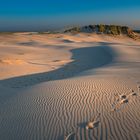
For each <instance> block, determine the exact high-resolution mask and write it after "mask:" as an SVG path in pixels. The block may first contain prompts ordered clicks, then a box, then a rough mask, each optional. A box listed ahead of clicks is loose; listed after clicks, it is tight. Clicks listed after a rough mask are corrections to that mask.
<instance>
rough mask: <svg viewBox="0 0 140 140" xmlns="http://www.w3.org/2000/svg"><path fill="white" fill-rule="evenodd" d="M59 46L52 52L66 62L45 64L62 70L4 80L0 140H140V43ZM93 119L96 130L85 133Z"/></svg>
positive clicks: (97, 40)
mask: <svg viewBox="0 0 140 140" xmlns="http://www.w3.org/2000/svg"><path fill="white" fill-rule="evenodd" d="M24 37H26V35H24ZM49 37H50V39H48V40H52V38H54V40H55V38H57V37H59V36H58V35H57V37H56V36H49ZM34 38H35V39H36V38H37V36H34ZM77 38H78V42H76V40H77ZM85 38H86V39H85ZM66 39H67V40H68V39H69V40H71V41H73V42H69V41H66ZM42 40H43V41H44V37H43V36H42V38H41V37H40V36H39V37H38V41H40V42H43V41H42ZM48 42H49V41H48ZM50 42H51V41H50ZM56 42H59V43H60V42H61V43H62V44H61V45H56ZM56 42H55V41H54V42H51V43H52V44H51V46H52V48H51V49H52V50H53V52H55V54H56V55H57V56H58V54H59V53H62V52H63V57H60V58H59V60H53V59H52V58H53V57H52V58H50V57H46V59H47V58H48V59H50V61H52V63H53V62H55V63H59V65H60V63H63V65H61V66H59V67H58V68H56V69H54V70H51V69H48V72H47V71H46V72H45V69H44V70H43V73H42V71H40V69H39V70H38V71H33V72H34V74H30V73H28V75H25V76H21V75H23V73H20V72H19V73H18V75H19V76H17V77H12V76H10V77H12V78H8V75H7V76H6V75H5V79H3V80H1V81H0V114H1V115H0V124H1V125H0V139H2V140H19V139H20V140H64V136H68V135H69V134H71V133H72V135H70V137H69V140H70V139H74V140H135V139H136V140H139V139H140V131H139V130H140V108H139V106H140V89H139V86H140V77H139V75H140V47H139V45H140V43H139V42H136V41H133V40H131V39H128V38H125V37H118V38H117V37H116V38H115V40H114V37H109V36H103V35H94V34H93V35H92V34H90V35H89V36H88V35H87V34H85V35H84V34H79V35H76V36H74V35H72V36H71V35H60V38H57V39H56ZM43 43H44V42H43ZM60 46H61V47H60ZM32 47H33V46H32ZM59 47H60V48H59ZM58 48H59V49H58ZM38 49H40V47H38ZM45 49H48V50H46V53H47V51H50V47H49V45H48V47H46V48H45ZM53 56H54V54H53ZM3 57H6V55H5V56H3ZM39 57H41V56H39ZM58 57H59V56H58ZM31 58H32V57H31ZM23 59H24V58H23ZM40 61H41V62H43V60H42V59H40ZM52 63H51V64H52ZM3 65H6V64H3V63H2V64H1V67H2V66H3ZM24 65H25V64H24ZM16 66H17V67H18V66H20V65H17V64H16ZM1 67H0V68H1ZM6 69H7V68H6ZM36 72H38V73H36ZM35 73H36V74H35ZM99 114H100V115H99ZM97 116H98V117H97ZM92 120H94V122H95V126H94V128H93V129H91V130H90V129H86V126H87V124H88V123H89V122H90V121H92Z"/></svg>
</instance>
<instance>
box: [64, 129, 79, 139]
mask: <svg viewBox="0 0 140 140" xmlns="http://www.w3.org/2000/svg"><path fill="white" fill-rule="evenodd" d="M73 129H74V130H73V131H72V132H71V133H69V134H68V135H64V140H69V138H71V137H72V136H74V135H75V134H76V132H77V129H78V127H76V128H74V127H73Z"/></svg>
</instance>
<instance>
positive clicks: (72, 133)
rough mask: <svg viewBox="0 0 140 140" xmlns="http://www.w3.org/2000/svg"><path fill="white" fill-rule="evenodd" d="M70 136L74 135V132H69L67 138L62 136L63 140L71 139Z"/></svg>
mask: <svg viewBox="0 0 140 140" xmlns="http://www.w3.org/2000/svg"><path fill="white" fill-rule="evenodd" d="M72 135H75V133H74V132H71V133H70V134H68V135H67V136H66V135H65V136H64V140H69V138H70V137H72Z"/></svg>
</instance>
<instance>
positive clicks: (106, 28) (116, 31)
mask: <svg viewBox="0 0 140 140" xmlns="http://www.w3.org/2000/svg"><path fill="white" fill-rule="evenodd" d="M64 32H65V33H67V32H71V33H79V32H90V33H91V32H93V33H94V32H95V33H105V34H110V35H121V34H123V35H127V36H128V37H131V38H133V39H140V36H138V35H137V34H136V33H135V32H134V31H133V30H132V29H130V28H129V27H127V26H118V25H104V24H99V25H89V26H84V27H78V26H77V27H72V28H70V29H67V30H65V31H64Z"/></svg>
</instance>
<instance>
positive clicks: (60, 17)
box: [0, 0, 140, 31]
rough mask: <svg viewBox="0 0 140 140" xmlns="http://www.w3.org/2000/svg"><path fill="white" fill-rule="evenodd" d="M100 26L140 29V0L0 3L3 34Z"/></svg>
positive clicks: (7, 0) (2, 0) (18, 0)
mask: <svg viewBox="0 0 140 140" xmlns="http://www.w3.org/2000/svg"><path fill="white" fill-rule="evenodd" d="M98 23H99V24H100V23H102V24H123V25H128V26H130V27H132V28H135V29H136V28H137V29H140V0H0V31H14V30H15V31H16V30H19V31H24V30H25V31H26V30H27V31H28V30H33V31H37V30H48V29H58V28H62V27H68V26H73V25H85V24H98Z"/></svg>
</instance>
